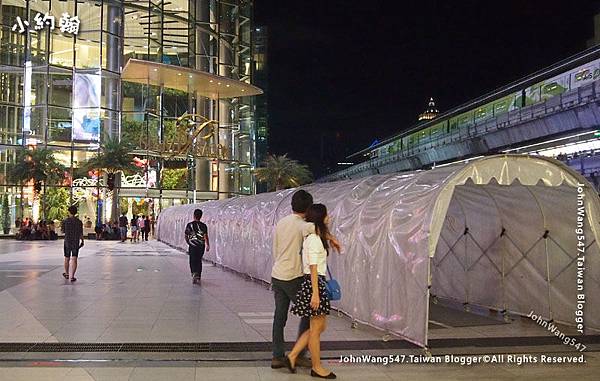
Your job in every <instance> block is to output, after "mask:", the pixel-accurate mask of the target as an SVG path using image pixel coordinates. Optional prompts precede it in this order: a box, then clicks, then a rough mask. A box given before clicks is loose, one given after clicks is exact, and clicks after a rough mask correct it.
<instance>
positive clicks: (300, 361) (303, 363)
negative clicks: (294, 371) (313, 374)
mask: <svg viewBox="0 0 600 381" xmlns="http://www.w3.org/2000/svg"><path fill="white" fill-rule="evenodd" d="M296 366H299V367H300V368H312V361H310V359H309V358H308V357H306V356H299V357H298V358H297V359H296Z"/></svg>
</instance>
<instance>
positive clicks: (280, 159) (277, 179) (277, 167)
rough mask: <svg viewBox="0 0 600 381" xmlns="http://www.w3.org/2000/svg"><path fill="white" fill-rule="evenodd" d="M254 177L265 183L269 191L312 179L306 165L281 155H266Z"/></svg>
mask: <svg viewBox="0 0 600 381" xmlns="http://www.w3.org/2000/svg"><path fill="white" fill-rule="evenodd" d="M255 175H256V179H257V180H258V181H259V182H262V183H267V186H268V188H269V191H273V190H281V189H286V188H293V187H297V186H300V185H302V184H307V183H309V182H311V181H312V174H311V173H310V170H309V169H308V166H306V165H304V164H300V163H299V162H298V161H297V160H294V159H290V158H289V157H287V154H285V155H282V156H277V155H268V156H267V158H266V159H265V161H264V162H263V166H262V167H260V168H256V170H255Z"/></svg>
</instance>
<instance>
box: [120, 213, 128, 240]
mask: <svg viewBox="0 0 600 381" xmlns="http://www.w3.org/2000/svg"><path fill="white" fill-rule="evenodd" d="M119 233H121V242H125V241H127V216H126V215H125V212H123V215H122V216H121V217H119Z"/></svg>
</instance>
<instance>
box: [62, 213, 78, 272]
mask: <svg viewBox="0 0 600 381" xmlns="http://www.w3.org/2000/svg"><path fill="white" fill-rule="evenodd" d="M76 214H77V207H76V206H74V205H72V206H70V207H69V217H67V218H66V219H65V220H64V221H63V223H62V228H63V232H64V233H65V243H64V253H65V272H64V273H63V277H64V278H65V279H70V280H71V282H75V281H76V280H77V278H75V271H77V258H78V256H79V249H80V248H82V247H83V223H82V222H81V220H80V219H79V218H77V217H75V215H76ZM69 262H70V263H69Z"/></svg>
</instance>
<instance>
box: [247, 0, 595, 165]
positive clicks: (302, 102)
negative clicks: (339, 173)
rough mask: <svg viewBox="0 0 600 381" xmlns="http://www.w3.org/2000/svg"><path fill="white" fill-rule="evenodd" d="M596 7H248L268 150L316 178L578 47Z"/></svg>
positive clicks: (259, 2) (279, 3)
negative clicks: (431, 104) (258, 55)
mask: <svg viewBox="0 0 600 381" xmlns="http://www.w3.org/2000/svg"><path fill="white" fill-rule="evenodd" d="M596 10H600V8H599V7H598V2H597V1H589V2H587V1H548V0H544V1H542V0H519V1H512V0H508V1H494V2H492V1H442V0H440V1H427V0H421V1H372V0H371V1H338V0H320V1H308V0H304V1H296V0H293V1H292V0H289V1H288V0H285V1H283V0H255V25H256V26H259V25H266V26H268V27H269V56H268V59H269V93H268V102H269V128H270V141H269V145H270V152H271V153H275V154H284V153H288V154H289V156H290V157H292V158H294V159H298V160H299V161H301V162H303V163H306V164H308V165H309V166H310V167H311V169H312V170H313V172H314V173H315V175H316V176H320V175H323V174H325V172H326V171H327V169H328V168H330V169H331V168H333V167H332V165H335V163H336V162H337V161H340V160H343V159H344V157H345V156H347V155H348V154H350V153H353V152H356V151H358V150H360V149H362V148H365V147H367V146H368V145H369V144H371V142H372V141H373V140H375V139H377V138H378V139H382V138H386V137H388V136H390V135H392V134H395V133H397V132H399V131H401V130H403V129H406V128H409V127H411V126H413V125H414V124H415V123H416V118H417V115H418V114H419V113H421V112H422V111H424V109H425V107H426V105H427V101H428V100H429V97H430V96H433V97H434V99H435V100H436V103H437V106H438V109H439V110H440V111H446V110H448V109H450V108H453V107H455V106H458V105H460V104H461V103H463V102H465V101H468V100H470V99H472V98H475V97H478V96H480V95H483V94H484V93H486V92H489V91H491V90H493V89H495V88H497V87H500V86H502V85H505V84H507V83H509V82H511V81H513V80H515V79H518V78H520V77H522V76H525V75H527V74H529V73H531V72H533V71H536V70H538V69H542V68H544V67H546V66H548V65H550V64H552V63H554V62H556V61H558V60H561V59H563V58H566V57H568V56H569V55H572V54H575V53H577V52H579V51H581V50H584V49H585V48H586V41H587V40H588V39H590V38H591V37H592V36H593V15H594V14H595V13H596Z"/></svg>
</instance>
